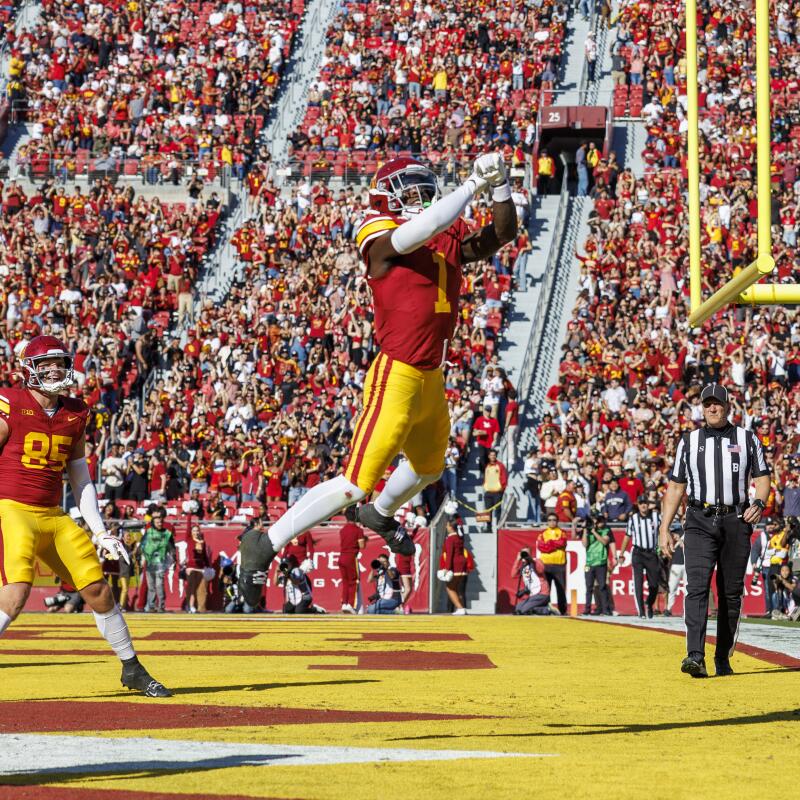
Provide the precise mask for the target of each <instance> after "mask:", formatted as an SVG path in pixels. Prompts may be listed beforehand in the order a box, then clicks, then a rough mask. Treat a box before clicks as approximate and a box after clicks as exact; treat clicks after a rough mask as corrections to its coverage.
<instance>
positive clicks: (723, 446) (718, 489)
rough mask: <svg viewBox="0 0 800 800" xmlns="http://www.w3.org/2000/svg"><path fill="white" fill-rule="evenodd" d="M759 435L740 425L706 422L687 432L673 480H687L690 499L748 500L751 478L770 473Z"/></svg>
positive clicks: (722, 502) (724, 502) (728, 503)
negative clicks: (719, 424) (718, 424)
mask: <svg viewBox="0 0 800 800" xmlns="http://www.w3.org/2000/svg"><path fill="white" fill-rule="evenodd" d="M769 474H770V469H769V466H768V465H767V460H766V458H764V449H763V448H762V447H761V442H760V441H759V440H758V437H757V436H756V435H755V434H754V433H753V432H752V431H748V430H745V428H742V427H740V426H738V425H727V426H725V427H724V428H709V427H708V426H703V427H702V428H698V429H697V430H695V431H691V432H690V433H684V434H683V436H681V440H680V442H679V444H678V450H677V452H676V453H675V466H674V467H673V469H672V473H671V474H670V476H669V477H670V480H672V481H675V483H685V484H687V486H686V494H688V495H689V499H690V500H694V501H695V502H697V503H710V504H711V505H714V506H716V505H724V506H738V505H740V504H741V503H746V502H747V500H748V489H749V487H750V480H751V478H759V477H761V476H762V475H769Z"/></svg>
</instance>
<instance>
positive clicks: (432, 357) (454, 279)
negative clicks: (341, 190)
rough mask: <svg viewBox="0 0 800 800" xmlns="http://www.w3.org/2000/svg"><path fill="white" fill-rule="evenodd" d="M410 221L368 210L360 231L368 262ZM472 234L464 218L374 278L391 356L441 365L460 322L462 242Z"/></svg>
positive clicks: (378, 328)
mask: <svg viewBox="0 0 800 800" xmlns="http://www.w3.org/2000/svg"><path fill="white" fill-rule="evenodd" d="M405 222H406V220H405V219H404V218H403V217H401V216H398V215H395V214H385V213H384V214H381V213H377V212H372V213H370V214H367V216H366V218H365V219H364V221H363V222H362V223H361V225H360V226H359V228H358V230H357V231H356V244H357V245H358V249H359V251H360V252H361V256H362V258H363V259H364V261H365V262H367V260H368V258H369V248H370V246H371V244H372V243H373V242H374V241H375V239H377V238H379V237H380V236H382V235H384V234H385V233H386V232H387V231H392V230H394V229H395V228H397V227H399V226H400V225H402V224H403V223H405ZM469 233H470V231H469V228H468V227H467V224H466V222H464V220H463V219H458V220H456V221H455V222H454V223H453V224H452V225H451V226H450V227H449V228H448V229H447V230H446V231H444V232H443V233H440V234H438V235H437V236H434V237H433V239H431V240H430V241H429V242H428V243H427V244H424V245H423V246H422V247H420V248H418V249H417V250H414V251H413V252H412V253H408V254H406V255H401V256H397V257H396V258H394V259H393V260H392V267H391V268H390V269H389V271H388V272H387V273H386V275H385V276H383V277H382V278H372V277H369V278H368V280H369V285H370V288H371V289H372V297H373V303H374V306H375V335H376V337H377V339H378V343H379V344H380V346H381V350H383V352H384V353H386V355H388V356H391V357H392V358H394V359H397V360H398V361H402V362H404V363H406V364H409V365H411V366H412V367H416V368H417V369H421V370H429V369H436V368H437V367H440V366H441V364H442V362H443V361H444V358H445V356H446V355H447V354H446V352H445V347H446V346H447V345H446V343H447V342H448V341H450V340H451V339H452V338H453V331H454V330H455V326H456V323H457V321H458V295H459V292H460V290H461V264H462V261H461V243H462V241H463V240H464V239H465V238H466V237H467V236H468V235H469Z"/></svg>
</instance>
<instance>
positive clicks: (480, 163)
mask: <svg viewBox="0 0 800 800" xmlns="http://www.w3.org/2000/svg"><path fill="white" fill-rule="evenodd" d="M474 174H477V175H479V176H480V177H481V178H483V179H484V180H485V181H486V183H488V184H489V186H490V187H491V189H492V221H491V222H490V223H489V224H488V225H484V227H483V228H481V229H480V230H479V231H476V232H475V233H473V234H472V235H471V236H468V237H467V238H466V239H464V241H463V243H462V244H461V257H462V259H463V261H464V263H465V264H468V263H470V262H471V261H480V260H481V259H484V258H489V257H491V256H493V255H494V254H495V253H496V252H497V251H498V250H499V249H500V248H501V247H502V246H503V245H506V244H508V243H509V242H510V241H512V240H513V238H514V236H516V233H517V209H516V208H515V206H514V203H513V201H512V200H511V186H509V183H508V178H507V177H506V168H505V165H504V164H503V157H502V156H501V155H500V153H488V154H487V155H484V156H481V157H480V158H478V159H477V160H476V161H475V171H474Z"/></svg>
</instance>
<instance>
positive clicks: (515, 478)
mask: <svg viewBox="0 0 800 800" xmlns="http://www.w3.org/2000/svg"><path fill="white" fill-rule="evenodd" d="M567 203H568V206H567V209H566V213H567V217H566V221H565V224H564V235H563V236H562V237H561V241H560V242H559V243H557V245H556V246H558V247H559V252H558V258H557V260H556V261H555V264H554V269H555V274H554V275H553V285H552V290H551V291H550V296H549V299H548V303H547V310H546V323H545V326H544V328H543V331H542V335H541V338H540V340H539V342H538V345H537V346H536V354H535V356H534V365H533V374H532V378H531V382H530V387H529V389H528V392H527V394H526V396H525V397H523V398H521V407H522V411H521V415H520V436H519V441H518V443H517V453H518V454H519V457H518V460H517V464H519V463H520V461H521V459H522V458H523V457H524V454H525V453H527V452H528V450H530V448H531V447H532V446H534V445H536V444H537V439H536V426H537V425H538V423H539V421H540V419H541V416H542V413H543V412H544V408H545V394H546V392H547V389H548V388H549V387H550V386H552V385H553V384H554V383H555V382H556V380H557V378H558V369H559V365H560V363H561V346H562V344H563V342H564V341H565V339H566V333H567V323H568V322H569V319H570V317H571V316H572V309H573V308H574V306H575V300H576V299H577V296H578V290H579V285H578V276H579V274H580V262H579V261H578V259H577V258H575V252H576V249H577V248H579V247H580V246H581V244H582V243H583V242H584V241H585V240H586V237H587V236H588V234H589V213H590V212H591V210H592V208H593V207H594V205H593V203H592V202H591V200H590V199H589V198H587V197H571V198H569V199H568V201H567ZM506 495H507V497H508V498H509V499H510V504H509V506H508V509H507V511H508V515H507V519H508V521H514V522H517V521H524V520H526V519H527V514H528V502H527V499H526V496H525V477H524V475H523V473H522V472H521V471H510V474H509V479H508V487H507V489H506Z"/></svg>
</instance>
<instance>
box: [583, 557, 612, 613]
mask: <svg viewBox="0 0 800 800" xmlns="http://www.w3.org/2000/svg"><path fill="white" fill-rule="evenodd" d="M592 592H594V602H595V607H596V610H597V613H598V614H610V613H611V604H610V603H609V600H608V565H607V564H598V565H595V566H594V567H587V568H586V608H585V609H584V610H585V612H586V613H587V614H589V613H591V610H592Z"/></svg>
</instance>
